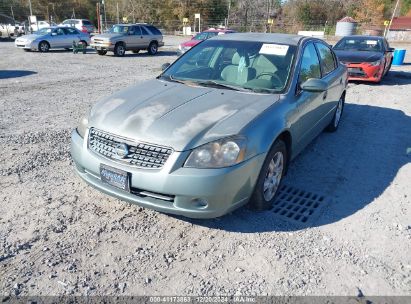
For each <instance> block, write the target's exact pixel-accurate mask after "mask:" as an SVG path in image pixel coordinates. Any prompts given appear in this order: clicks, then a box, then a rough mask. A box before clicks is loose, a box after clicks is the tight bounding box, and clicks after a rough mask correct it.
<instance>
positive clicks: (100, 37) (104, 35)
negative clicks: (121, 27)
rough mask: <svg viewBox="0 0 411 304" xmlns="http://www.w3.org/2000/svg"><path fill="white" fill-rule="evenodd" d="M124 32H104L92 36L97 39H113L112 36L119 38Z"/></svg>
mask: <svg viewBox="0 0 411 304" xmlns="http://www.w3.org/2000/svg"><path fill="white" fill-rule="evenodd" d="M123 36H124V34H118V33H104V34H98V35H95V36H93V38H97V39H113V38H119V37H123Z"/></svg>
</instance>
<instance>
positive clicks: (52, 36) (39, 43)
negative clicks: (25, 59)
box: [15, 27, 90, 52]
mask: <svg viewBox="0 0 411 304" xmlns="http://www.w3.org/2000/svg"><path fill="white" fill-rule="evenodd" d="M80 41H82V42H83V43H86V44H87V45H90V35H89V34H87V33H83V32H80V31H79V30H77V29H75V28H71V27H46V28H42V29H41V30H39V31H37V32H35V33H33V34H30V35H24V36H21V37H19V38H17V39H16V40H15V45H16V47H18V48H21V49H24V50H25V51H30V50H32V51H40V52H48V51H49V50H50V49H58V48H63V49H69V48H71V47H72V46H73V42H75V43H78V42H80Z"/></svg>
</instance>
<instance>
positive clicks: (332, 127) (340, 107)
mask: <svg viewBox="0 0 411 304" xmlns="http://www.w3.org/2000/svg"><path fill="white" fill-rule="evenodd" d="M344 103H345V98H344V96H341V98H340V100H339V101H338V103H337V108H336V109H335V112H334V116H333V119H332V120H331V122H330V124H329V125H328V126H327V128H326V131H327V132H335V131H337V129H338V126H339V125H340V121H341V116H342V114H343V112H344Z"/></svg>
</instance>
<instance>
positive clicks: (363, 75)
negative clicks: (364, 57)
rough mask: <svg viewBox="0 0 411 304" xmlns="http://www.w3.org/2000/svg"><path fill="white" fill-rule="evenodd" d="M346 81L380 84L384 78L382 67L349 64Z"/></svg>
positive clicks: (366, 64)
mask: <svg viewBox="0 0 411 304" xmlns="http://www.w3.org/2000/svg"><path fill="white" fill-rule="evenodd" d="M347 68H348V80H351V81H367V82H380V81H381V79H382V77H383V76H384V66H383V65H379V66H371V65H370V64H368V63H349V64H347Z"/></svg>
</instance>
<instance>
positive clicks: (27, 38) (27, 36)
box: [16, 34, 49, 40]
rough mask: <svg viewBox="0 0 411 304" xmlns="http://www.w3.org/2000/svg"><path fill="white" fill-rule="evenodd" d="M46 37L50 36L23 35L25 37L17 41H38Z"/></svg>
mask: <svg viewBox="0 0 411 304" xmlns="http://www.w3.org/2000/svg"><path fill="white" fill-rule="evenodd" d="M45 36H49V35H48V34H45V35H38V34H30V35H23V36H21V37H19V38H17V39H16V40H21V39H24V40H36V39H39V38H43V37H45Z"/></svg>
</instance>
